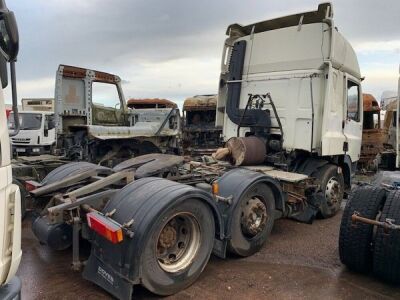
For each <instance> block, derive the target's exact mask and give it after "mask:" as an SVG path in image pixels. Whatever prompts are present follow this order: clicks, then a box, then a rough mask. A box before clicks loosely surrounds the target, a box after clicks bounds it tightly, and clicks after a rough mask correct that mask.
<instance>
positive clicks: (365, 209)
mask: <svg viewBox="0 0 400 300" xmlns="http://www.w3.org/2000/svg"><path fill="white" fill-rule="evenodd" d="M385 198H386V191H385V190H384V189H382V188H380V187H371V186H367V187H360V188H358V189H357V190H356V191H355V192H354V193H353V194H352V197H351V199H350V200H348V203H347V205H346V207H345V209H344V212H343V216H342V222H341V224H340V233H339V257H340V261H341V262H342V263H343V264H344V265H346V266H347V267H348V268H349V269H350V270H353V271H356V272H362V273H365V272H369V271H370V270H371V269H372V250H373V246H372V241H373V232H374V226H373V225H369V224H365V223H360V222H359V223H353V222H352V220H351V216H352V215H353V213H354V212H358V213H359V214H360V216H362V217H365V218H368V219H372V220H375V219H376V218H377V216H378V215H379V211H380V210H381V209H382V206H383V204H384V202H385Z"/></svg>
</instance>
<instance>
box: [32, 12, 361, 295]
mask: <svg viewBox="0 0 400 300" xmlns="http://www.w3.org/2000/svg"><path fill="white" fill-rule="evenodd" d="M332 16H333V13H332V6H331V5H330V4H321V5H319V7H318V10H316V11H311V12H305V13H300V14H296V15H291V16H287V17H283V18H278V19H274V20H269V21H264V22H260V23H257V24H253V25H250V26H239V25H237V24H235V25H231V26H229V28H228V29H229V30H228V34H229V38H228V40H227V41H226V42H225V45H226V47H225V51H224V55H223V64H222V74H221V81H220V90H219V96H218V108H217V113H218V114H219V118H218V119H217V123H218V122H220V124H221V126H223V133H224V136H225V138H226V139H228V138H230V139H229V140H228V141H227V147H226V148H225V149H221V150H220V153H219V154H221V152H222V153H223V154H224V155H222V156H223V157H225V158H229V160H230V161H229V162H226V161H215V162H195V161H188V160H185V159H184V158H183V157H181V156H175V155H169V154H146V155H142V156H137V157H134V158H131V159H128V160H125V161H122V162H121V163H119V164H117V165H115V166H114V167H113V168H110V167H105V166H100V165H98V164H97V165H95V164H92V163H88V162H73V163H69V164H65V165H63V166H61V167H59V168H56V169H55V170H53V171H52V172H50V173H49V174H47V176H46V177H45V178H44V179H43V180H42V181H41V182H32V181H31V182H27V185H28V186H29V190H30V194H31V196H32V197H33V198H34V201H35V203H37V205H38V206H39V205H41V207H42V210H41V211H40V213H39V216H38V218H36V219H35V220H34V222H33V225H32V229H33V232H34V234H35V236H36V237H37V238H38V240H39V241H41V242H42V243H43V244H46V245H48V246H49V247H51V248H52V249H54V250H62V249H66V248H68V247H70V246H72V266H73V268H74V269H76V270H79V269H81V268H82V267H84V270H83V277H84V278H86V279H88V280H90V281H92V282H94V283H96V284H97V285H99V286H101V287H102V288H103V289H105V290H107V291H108V292H109V293H110V294H112V295H113V296H115V297H117V298H119V299H130V298H131V297H132V293H133V288H134V286H135V285H138V284H141V285H143V286H144V287H146V288H147V289H148V290H150V291H151V292H153V293H156V294H158V295H171V294H174V293H176V292H178V291H180V290H182V289H185V288H186V287H188V286H189V285H191V284H192V283H193V282H194V281H195V280H196V279H197V278H198V277H199V276H200V274H201V272H202V271H203V269H204V267H205V266H206V264H207V262H208V260H209V257H210V254H211V253H214V254H215V255H217V256H219V257H221V258H226V257H227V255H228V253H232V254H234V255H238V256H242V257H245V256H250V255H252V254H254V253H256V252H257V251H259V249H260V248H261V247H262V246H263V245H264V244H265V243H266V242H267V241H268V237H269V235H270V232H271V230H272V227H273V224H274V221H275V220H276V219H278V218H291V219H295V220H297V221H299V222H308V223H311V222H312V221H313V220H314V218H315V217H316V215H317V213H318V212H319V213H320V214H321V216H322V217H329V216H332V215H334V214H335V213H336V212H337V210H338V209H339V206H340V202H341V200H342V197H343V188H344V183H345V182H346V183H347V184H350V174H351V171H352V167H353V165H354V163H355V162H356V161H357V160H358V156H359V153H360V146H361V140H360V139H361V130H362V128H361V121H362V100H361V88H360V85H359V83H360V74H359V69H358V63H357V59H356V56H355V54H354V51H353V50H352V48H351V46H350V45H349V44H348V42H347V41H346V40H345V39H344V38H343V37H342V36H341V35H340V34H339V33H338V32H337V29H336V27H335V25H334V23H333V19H332ZM248 40H250V43H254V45H253V47H252V48H250V50H249V51H247V50H246V53H245V52H244V48H240V49H239V50H238V47H243V46H236V45H245V44H246V43H243V42H242V41H248ZM321 45H322V49H321ZM267 46H268V47H267ZM227 49H229V50H228V52H226V51H227ZM278 50H279V51H278ZM321 50H322V51H321ZM251 53H252V54H251ZM282 53H286V56H282ZM343 53H346V56H345V57H344V56H343V55H344V54H343ZM239 54H240V55H239ZM272 58H275V61H274V60H271V59H272ZM253 59H254V60H253ZM271 61H272V63H271V65H269V62H271ZM240 62H250V65H249V68H247V65H246V64H244V68H243V64H241V63H240ZM238 63H239V64H238ZM240 66H242V67H240ZM266 66H268V67H269V68H272V69H269V68H268V69H266ZM283 68H285V69H287V70H286V71H283V70H282V69H283ZM339 68H340V70H339ZM275 69H276V71H274V72H273V74H270V73H268V72H269V71H271V70H275ZM247 70H249V71H247ZM255 70H259V71H260V72H262V73H261V74H259V73H255V74H256V75H254V76H256V78H257V85H255V83H254V82H255V80H256V79H252V80H250V78H249V77H248V76H250V74H254V73H252V72H254V71H255ZM84 74H85V73H80V75H78V74H76V75H74V76H79V77H83V76H84ZM243 74H245V75H244V76H243ZM247 74H249V75H247ZM96 76H97V75H96ZM252 76H253V75H252ZM243 77H244V79H242V78H243ZM333 78H336V80H333ZM272 79H273V80H272ZM245 80H248V82H244V81H245ZM78 84H82V83H78ZM230 86H232V87H233V88H234V90H231V87H230ZM250 87H251V89H249V88H250ZM67 90H68V89H67ZM240 90H242V91H243V92H242V94H243V96H242V97H240V96H241V95H240V93H239V92H240ZM269 90H270V91H271V94H268V91H269ZM70 91H72V89H70ZM67 94H68V93H67ZM75 94H76V93H75ZM248 94H251V96H249V97H248ZM264 95H265V96H264ZM275 95H276V102H273V101H272V100H271V99H272V97H274V99H275ZM232 97H233V98H232ZM354 103H356V105H354ZM239 104H240V106H241V107H239ZM274 104H275V105H274ZM268 107H270V108H271V109H272V111H273V113H271V114H270V111H269V110H268V109H267V108H268ZM348 107H351V109H348ZM289 108H290V109H289ZM298 128H300V129H301V130H302V131H301V132H300V131H298ZM238 133H239V137H237V134H238ZM300 134H301V139H300V138H297V137H296V135H300ZM337 144H339V145H337ZM290 149H292V150H291V151H289V150H290ZM216 156H217V155H216ZM308 173H309V174H310V176H309V175H306V174H308ZM81 238H83V239H87V240H89V241H90V243H91V253H90V256H89V257H88V258H87V257H85V256H84V254H83V253H82V252H80V245H81V244H80V241H81Z"/></svg>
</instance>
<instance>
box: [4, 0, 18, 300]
mask: <svg viewBox="0 0 400 300" xmlns="http://www.w3.org/2000/svg"><path fill="white" fill-rule="evenodd" d="M18 40H19V38H18V28H17V23H16V21H15V17H14V13H13V12H12V11H9V10H8V8H7V6H6V4H5V1H4V0H0V82H1V89H0V299H2V300H9V299H10V300H11V299H20V298H21V281H20V279H19V278H18V277H16V276H15V274H16V272H17V269H18V266H19V263H20V261H21V256H22V251H21V194H20V190H19V188H18V186H17V185H15V184H13V183H12V182H13V179H12V169H11V151H10V139H9V135H11V136H12V135H16V134H18V130H19V122H18V121H19V119H18V116H17V114H18V108H17V89H16V77H15V61H16V58H17V54H18ZM7 62H9V63H10V65H9V66H10V75H11V76H10V77H11V90H12V101H13V111H14V114H15V116H16V118H15V122H16V126H15V130H14V131H13V132H11V133H9V131H8V130H7V117H6V109H5V104H4V98H3V90H2V89H4V88H5V87H6V86H7V85H8V74H7Z"/></svg>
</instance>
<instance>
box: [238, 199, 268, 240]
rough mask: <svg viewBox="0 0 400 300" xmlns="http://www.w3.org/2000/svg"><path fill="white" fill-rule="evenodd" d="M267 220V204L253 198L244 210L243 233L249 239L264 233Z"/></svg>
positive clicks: (242, 218)
mask: <svg viewBox="0 0 400 300" xmlns="http://www.w3.org/2000/svg"><path fill="white" fill-rule="evenodd" d="M267 218H268V214H267V208H266V207H265V204H264V203H263V202H262V201H261V200H260V199H259V198H257V197H253V198H251V199H250V200H249V201H247V202H246V205H245V206H244V207H243V210H242V217H241V227H242V231H243V233H244V234H245V235H247V236H249V237H254V236H256V235H257V234H258V233H259V232H261V231H263V229H264V227H265V225H266V223H267Z"/></svg>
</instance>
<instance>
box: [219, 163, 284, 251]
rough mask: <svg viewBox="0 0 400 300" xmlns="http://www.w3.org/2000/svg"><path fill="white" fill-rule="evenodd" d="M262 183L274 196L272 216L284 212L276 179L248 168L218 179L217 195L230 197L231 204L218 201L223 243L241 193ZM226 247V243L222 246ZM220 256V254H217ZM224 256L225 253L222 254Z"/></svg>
mask: <svg viewBox="0 0 400 300" xmlns="http://www.w3.org/2000/svg"><path fill="white" fill-rule="evenodd" d="M258 183H263V184H266V185H267V186H268V187H270V188H271V190H272V192H273V193H274V196H275V212H274V217H275V218H279V217H281V216H282V215H283V214H284V210H285V201H286V196H285V194H284V193H283V192H282V188H281V185H280V183H279V181H278V180H276V179H274V178H272V177H270V176H267V175H265V174H263V173H260V172H255V171H251V170H248V169H242V168H238V169H233V170H231V171H229V172H227V173H225V174H224V175H223V176H222V177H221V178H219V179H218V186H219V195H220V196H222V197H225V198H227V197H232V202H231V205H229V206H227V205H226V204H225V203H222V202H218V204H217V205H218V208H219V210H220V211H221V214H222V215H223V217H224V223H225V226H224V227H225V230H226V231H225V240H224V242H225V244H226V243H227V240H228V239H229V238H230V237H231V223H232V216H233V213H234V211H235V209H236V207H237V206H238V205H239V200H240V198H241V197H242V195H243V194H244V193H245V192H246V191H247V190H248V189H249V188H250V187H251V186H253V185H254V184H258ZM224 249H226V245H225V247H224ZM219 256H220V255H219ZM223 257H225V253H224V256H223Z"/></svg>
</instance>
